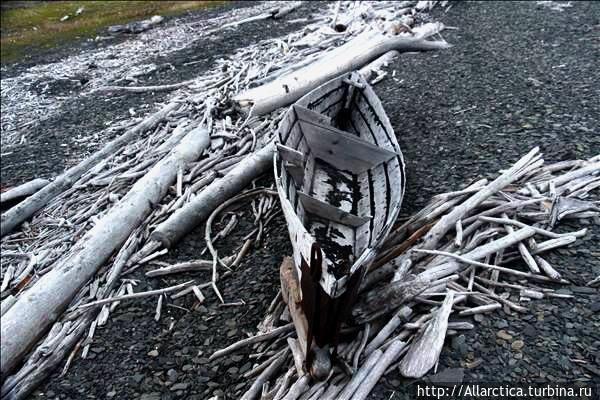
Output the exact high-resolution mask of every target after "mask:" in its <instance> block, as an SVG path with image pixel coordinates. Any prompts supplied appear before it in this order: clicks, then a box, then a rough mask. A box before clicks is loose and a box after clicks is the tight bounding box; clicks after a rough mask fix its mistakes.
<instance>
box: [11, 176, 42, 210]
mask: <svg viewBox="0 0 600 400" xmlns="http://www.w3.org/2000/svg"><path fill="white" fill-rule="evenodd" d="M49 183H50V181H49V180H47V179H42V178H36V179H34V180H31V181H29V182H26V183H24V184H22V185H19V186H17V187H14V188H12V189H10V190H7V191H6V192H2V193H0V204H2V203H7V202H9V201H13V200H16V199H20V198H22V197H27V196H31V195H32V194H34V193H35V192H37V191H38V190H40V189H41V188H43V187H44V186H46V185H47V184H49Z"/></svg>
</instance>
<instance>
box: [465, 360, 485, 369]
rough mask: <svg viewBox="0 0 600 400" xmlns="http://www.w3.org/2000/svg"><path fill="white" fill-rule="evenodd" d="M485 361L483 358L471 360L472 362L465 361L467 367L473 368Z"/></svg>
mask: <svg viewBox="0 0 600 400" xmlns="http://www.w3.org/2000/svg"><path fill="white" fill-rule="evenodd" d="M482 362H483V359H482V358H478V359H477V360H474V361H471V362H466V363H465V367H467V368H469V369H472V368H477V367H479V366H480V365H481V363H482Z"/></svg>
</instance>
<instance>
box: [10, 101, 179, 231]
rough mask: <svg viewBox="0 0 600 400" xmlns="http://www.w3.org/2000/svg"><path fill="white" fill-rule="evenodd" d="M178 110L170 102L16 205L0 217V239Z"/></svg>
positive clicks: (174, 103) (175, 104)
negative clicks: (133, 140) (116, 152)
mask: <svg viewBox="0 0 600 400" xmlns="http://www.w3.org/2000/svg"><path fill="white" fill-rule="evenodd" d="M179 106H180V104H179V103H178V102H175V101H174V102H171V103H169V104H168V105H166V106H165V107H163V108H162V109H160V110H159V111H157V112H156V113H154V114H152V115H151V116H149V117H148V118H146V119H144V120H143V121H142V122H140V123H139V124H138V125H136V126H135V127H134V128H131V129H129V130H128V131H126V132H125V133H124V134H122V135H121V136H119V137H118V138H116V139H114V140H112V141H110V142H109V143H107V144H106V145H105V146H104V147H103V148H102V149H100V150H98V151H97V152H96V153H94V154H93V155H92V156H91V157H88V158H86V159H85V160H83V161H82V162H80V163H79V164H77V165H76V166H74V167H72V168H69V169H68V170H67V171H65V172H64V173H63V174H61V175H60V176H58V177H57V178H56V179H55V180H54V181H53V182H52V183H51V184H49V185H47V186H45V187H44V188H43V189H41V190H39V191H38V192H36V193H35V194H34V195H33V196H31V197H29V198H27V199H26V200H25V201H23V202H21V203H19V204H17V205H16V206H15V207H13V208H11V209H10V210H8V211H7V212H6V213H4V214H2V217H1V223H0V236H4V235H6V234H7V233H9V232H11V231H12V230H13V229H14V228H15V227H16V226H18V225H19V224H20V223H22V222H23V221H25V220H27V219H28V218H29V217H31V216H32V215H33V214H34V213H35V212H37V211H38V210H40V209H41V208H42V207H44V206H45V205H46V204H48V202H49V201H50V200H52V199H53V198H54V197H56V196H57V195H59V194H60V193H62V192H63V191H65V190H66V189H68V188H69V187H71V185H72V184H73V183H74V182H75V181H76V180H77V179H78V178H79V177H81V176H82V175H83V174H84V173H85V172H87V171H88V170H89V169H90V168H92V167H93V166H94V165H96V164H97V163H98V162H99V161H101V160H103V159H105V158H108V157H110V156H111V155H112V154H113V153H114V152H115V151H116V150H117V149H119V148H120V147H121V146H123V145H124V144H125V143H127V142H129V141H130V140H131V139H132V138H134V137H135V136H137V135H139V134H140V133H142V132H145V131H147V130H148V129H152V128H154V127H155V126H156V125H157V124H158V123H159V122H160V121H162V120H163V119H164V118H165V117H166V116H167V115H168V114H169V113H170V112H172V111H173V110H175V109H177V108H178V107H179Z"/></svg>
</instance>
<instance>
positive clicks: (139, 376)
mask: <svg viewBox="0 0 600 400" xmlns="http://www.w3.org/2000/svg"><path fill="white" fill-rule="evenodd" d="M144 378H145V375H144V374H134V375H133V376H132V377H131V379H133V381H134V382H135V383H138V384H139V383H140V382H141V381H143V380H144Z"/></svg>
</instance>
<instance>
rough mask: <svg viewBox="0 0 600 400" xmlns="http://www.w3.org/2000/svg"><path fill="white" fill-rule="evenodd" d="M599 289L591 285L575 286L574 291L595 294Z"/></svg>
mask: <svg viewBox="0 0 600 400" xmlns="http://www.w3.org/2000/svg"><path fill="white" fill-rule="evenodd" d="M597 290H598V289H594V288H593V287H589V286H573V291H574V292H577V293H582V294H595V293H596V292H597Z"/></svg>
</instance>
